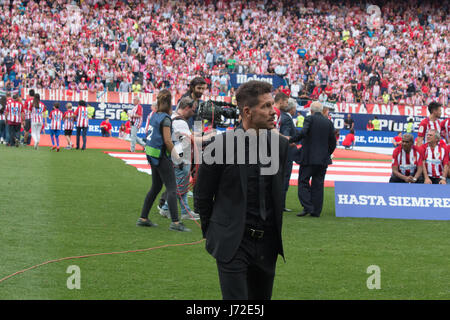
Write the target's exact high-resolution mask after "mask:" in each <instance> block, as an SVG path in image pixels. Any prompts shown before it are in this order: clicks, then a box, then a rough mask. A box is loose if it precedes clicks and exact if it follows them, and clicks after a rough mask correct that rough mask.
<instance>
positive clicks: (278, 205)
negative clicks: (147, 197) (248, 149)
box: [194, 131, 288, 263]
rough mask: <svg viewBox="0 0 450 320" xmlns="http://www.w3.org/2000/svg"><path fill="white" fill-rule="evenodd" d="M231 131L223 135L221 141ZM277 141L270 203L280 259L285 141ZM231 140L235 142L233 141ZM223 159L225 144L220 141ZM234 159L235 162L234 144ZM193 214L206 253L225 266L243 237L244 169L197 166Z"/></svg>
mask: <svg viewBox="0 0 450 320" xmlns="http://www.w3.org/2000/svg"><path fill="white" fill-rule="evenodd" d="M232 133H233V131H232V132H230V131H227V132H226V133H224V134H223V135H224V138H225V139H230V138H232V136H233V134H232ZM278 137H279V159H278V161H279V164H280V166H279V168H278V171H277V173H276V174H274V175H272V176H271V177H272V199H273V206H274V215H275V219H274V220H275V226H274V230H275V232H276V234H277V239H278V241H277V242H278V243H275V244H274V245H275V246H276V247H277V249H278V253H279V254H280V255H282V256H283V257H284V255H283V245H282V240H281V225H282V213H283V206H284V203H283V199H282V195H283V184H284V165H285V163H286V156H287V151H288V141H287V139H285V138H283V137H281V136H278ZM234 139H235V138H234ZM223 145H224V147H223V149H224V151H223V155H224V157H223V158H224V159H226V148H225V146H226V143H225V140H224V144H223ZM234 145H235V150H234V155H233V157H234V159H235V160H236V152H243V151H238V150H236V143H235V144H234ZM194 200H195V201H194V204H195V212H197V213H198V214H199V215H200V219H201V224H202V232H203V236H204V237H205V238H206V250H207V251H208V252H209V253H210V254H211V255H212V256H213V257H214V258H216V259H217V260H218V261H221V262H224V263H227V262H229V261H230V260H231V259H232V258H233V256H234V255H235V253H236V251H237V249H238V248H239V245H240V244H241V241H242V238H243V236H244V231H245V224H246V214H247V169H246V166H245V165H243V164H226V162H225V161H223V164H217V163H214V164H209V165H208V164H205V163H203V164H201V165H200V168H199V172H198V177H197V182H196V189H195V192H194Z"/></svg>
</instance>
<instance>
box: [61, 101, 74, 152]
mask: <svg viewBox="0 0 450 320" xmlns="http://www.w3.org/2000/svg"><path fill="white" fill-rule="evenodd" d="M66 109H67V111H66V112H64V115H63V121H64V136H65V137H66V140H67V146H66V149H69V150H70V149H72V140H71V138H72V131H73V128H74V122H75V113H74V112H73V110H72V104H71V103H70V102H69V103H67V104H66Z"/></svg>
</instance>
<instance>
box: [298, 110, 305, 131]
mask: <svg viewBox="0 0 450 320" xmlns="http://www.w3.org/2000/svg"><path fill="white" fill-rule="evenodd" d="M304 121H305V117H304V116H303V115H302V114H301V113H300V112H299V114H298V116H297V128H300V129H301V128H303V122H304Z"/></svg>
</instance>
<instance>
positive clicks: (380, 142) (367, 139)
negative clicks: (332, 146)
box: [339, 130, 417, 148]
mask: <svg viewBox="0 0 450 320" xmlns="http://www.w3.org/2000/svg"><path fill="white" fill-rule="evenodd" d="M348 133H349V131H348V130H340V135H339V144H342V141H344V139H345V136H346V135H347V134H348ZM412 135H413V136H414V139H415V138H416V136H417V134H415V133H412ZM395 136H397V132H393V131H355V146H358V147H391V148H393V147H394V142H393V141H394V140H393V139H394V137H395Z"/></svg>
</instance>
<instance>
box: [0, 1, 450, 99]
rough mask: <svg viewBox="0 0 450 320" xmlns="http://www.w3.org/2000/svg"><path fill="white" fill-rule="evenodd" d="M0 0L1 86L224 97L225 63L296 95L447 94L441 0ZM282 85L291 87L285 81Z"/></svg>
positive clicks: (445, 15) (449, 75)
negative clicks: (195, 91) (271, 79)
mask: <svg viewBox="0 0 450 320" xmlns="http://www.w3.org/2000/svg"><path fill="white" fill-rule="evenodd" d="M378 3H380V7H381V19H379V20H376V21H375V22H376V24H374V28H372V29H371V28H369V25H368V22H367V21H368V18H370V15H369V14H368V13H367V5H366V3H365V2H364V1H345V5H340V4H338V3H334V2H333V1H325V0H323V1H281V0H279V1H269V2H267V3H266V1H226V0H220V1H210V0H205V1H181V2H180V1H157V2H155V1H125V0H123V1H114V0H111V1H110V0H108V1H102V0H85V1H74V0H72V1H70V0H69V1H67V0H57V1H38V2H36V1H17V0H14V1H5V0H3V1H0V7H1V8H2V10H1V12H0V19H1V21H2V24H1V26H0V40H1V45H0V47H1V48H0V61H1V63H2V65H1V69H0V75H1V77H0V79H1V80H0V89H2V90H4V91H11V90H14V89H17V88H20V87H22V88H38V89H43V88H44V89H71V90H90V91H103V90H108V91H125V92H157V91H158V90H160V89H162V88H170V89H171V91H174V92H184V91H185V90H186V88H187V85H188V82H189V80H190V79H191V77H192V76H194V75H202V76H204V77H205V78H206V79H207V81H208V90H209V92H210V93H211V94H214V95H222V96H229V95H230V94H231V93H230V90H231V89H232V88H231V86H230V80H229V75H228V74H229V73H230V72H238V73H254V74H276V75H278V76H281V77H283V78H284V79H285V80H286V81H287V83H288V87H289V92H290V94H291V95H292V97H294V98H302V97H303V98H312V99H320V100H322V101H324V100H328V101H336V102H362V103H363V102H368V103H400V104H402V103H403V104H411V105H426V104H428V103H429V102H431V101H433V100H436V101H438V102H440V103H442V104H443V105H447V103H448V95H449V91H450V89H449V81H450V80H449V79H450V69H449V65H448V61H449V54H450V50H449V48H450V46H449V25H450V14H449V7H448V3H447V6H446V7H445V6H444V5H443V3H442V2H438V1H428V2H426V1H425V2H422V1H408V3H407V5H405V3H403V2H402V1H378ZM283 89H286V88H283Z"/></svg>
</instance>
